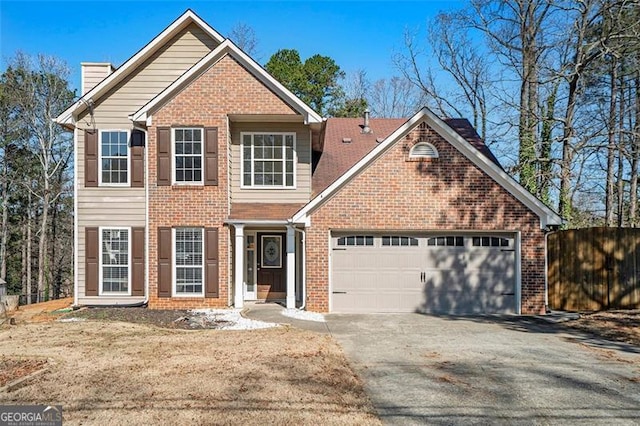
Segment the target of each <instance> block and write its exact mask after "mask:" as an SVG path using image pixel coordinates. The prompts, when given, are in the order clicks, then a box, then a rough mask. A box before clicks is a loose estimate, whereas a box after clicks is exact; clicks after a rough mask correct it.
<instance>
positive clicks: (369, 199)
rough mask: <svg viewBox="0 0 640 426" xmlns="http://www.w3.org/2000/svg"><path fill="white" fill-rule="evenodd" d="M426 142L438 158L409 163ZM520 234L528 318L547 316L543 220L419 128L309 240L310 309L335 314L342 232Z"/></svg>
mask: <svg viewBox="0 0 640 426" xmlns="http://www.w3.org/2000/svg"><path fill="white" fill-rule="evenodd" d="M418 141H427V142H430V143H431V144H433V145H434V146H435V147H436V149H437V150H438V153H439V158H437V159H425V160H422V161H409V160H408V155H409V150H410V148H411V147H412V146H413V145H414V144H415V143H417V142H418ZM357 229H362V230H369V231H375V230H385V229H386V230H396V231H402V230H407V231H429V230H433V231H441V230H456V231H464V230H483V231H493V230H496V231H498V230H499V231H514V232H515V231H520V232H521V265H522V273H521V274H522V275H521V277H522V287H521V295H522V305H521V308H522V313H523V314H541V313H544V282H545V269H544V268H545V267H544V243H545V242H544V233H543V231H542V230H541V229H540V220H539V218H538V216H537V215H536V214H535V213H533V212H532V211H530V210H529V209H528V208H527V207H526V206H525V205H523V204H522V203H521V202H520V201H518V200H517V199H516V198H515V197H513V196H512V195H511V194H509V193H508V192H507V191H506V190H505V189H504V188H502V187H501V186H500V185H499V184H497V183H496V182H494V181H493V180H492V179H491V178H490V177H489V176H488V175H486V174H485V173H484V172H482V171H481V170H480V169H479V168H478V167H476V166H475V165H474V164H473V163H472V162H471V161H469V160H468V159H467V158H466V157H465V156H464V155H462V154H461V153H460V152H459V151H457V150H456V149H455V148H454V147H453V146H451V145H450V144H449V143H448V142H446V141H445V140H444V139H443V138H442V137H440V136H439V135H438V134H437V133H436V132H435V131H434V130H432V129H431V128H429V127H427V126H424V127H423V128H418V127H417V128H415V129H414V130H413V131H412V132H411V133H409V134H408V135H407V136H406V137H405V138H403V139H402V140H401V141H399V142H398V143H396V144H395V145H394V146H392V147H390V148H389V149H388V150H387V151H386V152H385V153H384V154H383V155H382V156H381V157H379V158H378V159H377V160H375V161H374V162H373V163H372V164H370V165H369V166H368V167H367V168H366V169H365V170H363V171H362V172H361V173H360V174H359V175H357V176H356V177H354V178H353V179H352V180H351V181H350V182H349V183H348V184H346V185H345V186H344V187H343V188H342V189H341V190H339V191H338V192H337V193H336V194H335V195H334V196H333V197H331V198H330V199H329V200H328V201H325V202H324V203H323V204H322V205H321V206H320V207H319V208H318V209H317V210H315V211H314V212H313V214H312V216H311V226H310V227H309V228H308V229H307V233H306V249H307V256H306V259H307V260H306V262H307V295H308V300H307V309H309V310H311V311H319V312H328V310H329V258H328V256H329V255H330V251H329V244H330V242H329V241H330V238H329V236H330V233H331V231H339V230H357Z"/></svg>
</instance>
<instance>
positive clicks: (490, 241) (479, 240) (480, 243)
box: [472, 237, 509, 247]
mask: <svg viewBox="0 0 640 426" xmlns="http://www.w3.org/2000/svg"><path fill="white" fill-rule="evenodd" d="M472 244H473V246H474V247H509V239H508V238H499V237H473V241H472Z"/></svg>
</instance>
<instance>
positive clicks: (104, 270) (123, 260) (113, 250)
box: [100, 228, 131, 294]
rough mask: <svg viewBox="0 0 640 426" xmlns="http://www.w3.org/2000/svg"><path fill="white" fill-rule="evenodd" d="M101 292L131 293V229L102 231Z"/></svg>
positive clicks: (104, 229)
mask: <svg viewBox="0 0 640 426" xmlns="http://www.w3.org/2000/svg"><path fill="white" fill-rule="evenodd" d="M100 240H101V241H100V261H101V264H100V274H101V279H100V282H101V286H100V294H113V293H118V294H129V251H130V250H129V249H130V247H131V246H130V244H129V229H128V228H110V229H106V228H103V229H101V231H100Z"/></svg>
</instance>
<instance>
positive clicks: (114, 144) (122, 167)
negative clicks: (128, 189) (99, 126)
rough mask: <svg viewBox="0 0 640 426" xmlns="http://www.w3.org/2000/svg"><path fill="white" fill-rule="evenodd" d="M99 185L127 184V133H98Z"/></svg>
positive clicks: (117, 131) (118, 131) (110, 131)
mask: <svg viewBox="0 0 640 426" xmlns="http://www.w3.org/2000/svg"><path fill="white" fill-rule="evenodd" d="M99 176H100V184H104V185H115V186H117V185H122V186H124V185H128V184H129V132H127V131H124V130H103V131H101V132H100V172H99Z"/></svg>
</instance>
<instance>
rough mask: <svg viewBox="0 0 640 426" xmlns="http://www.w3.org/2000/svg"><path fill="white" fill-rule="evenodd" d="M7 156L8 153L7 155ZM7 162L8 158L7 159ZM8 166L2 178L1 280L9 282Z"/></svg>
mask: <svg viewBox="0 0 640 426" xmlns="http://www.w3.org/2000/svg"><path fill="white" fill-rule="evenodd" d="M5 156H6V153H5ZM5 160H6V158H5ZM6 167H7V166H6V164H5V169H4V171H3V177H2V185H1V186H2V192H1V193H0V202H2V229H0V278H1V279H3V280H5V281H6V280H7V242H8V239H9V201H8V198H9V197H8V195H9V182H8V181H7V173H6Z"/></svg>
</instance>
